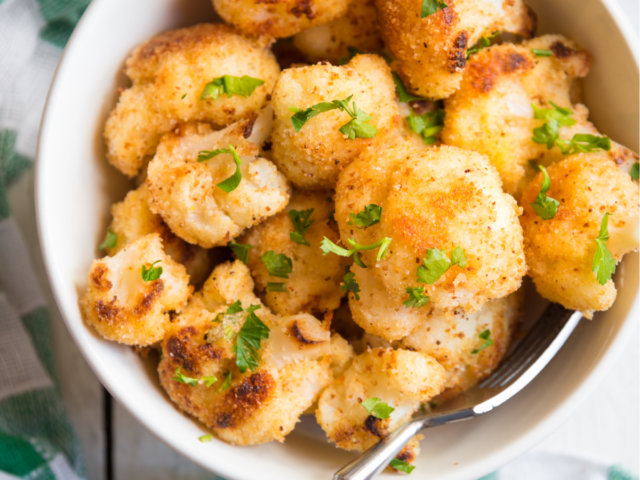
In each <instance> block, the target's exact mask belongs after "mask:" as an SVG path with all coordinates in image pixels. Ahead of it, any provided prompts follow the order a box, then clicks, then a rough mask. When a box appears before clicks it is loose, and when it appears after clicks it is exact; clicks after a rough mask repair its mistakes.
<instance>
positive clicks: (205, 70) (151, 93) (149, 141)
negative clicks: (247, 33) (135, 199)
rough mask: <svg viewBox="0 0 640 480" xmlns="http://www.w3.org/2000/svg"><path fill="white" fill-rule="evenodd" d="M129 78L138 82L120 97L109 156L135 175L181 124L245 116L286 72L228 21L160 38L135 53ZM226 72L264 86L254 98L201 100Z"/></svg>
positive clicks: (109, 127) (108, 135)
mask: <svg viewBox="0 0 640 480" xmlns="http://www.w3.org/2000/svg"><path fill="white" fill-rule="evenodd" d="M125 73H126V74H127V76H128V77H129V78H130V79H131V81H132V83H133V85H132V87H131V88H129V89H127V90H125V91H124V92H122V94H121V95H120V99H119V101H118V105H117V106H116V108H115V109H114V110H113V111H112V112H111V115H110V116H109V118H108V120H107V123H106V125H105V131H104V135H105V139H106V141H107V157H108V158H109V161H110V162H111V163H112V164H113V165H114V166H115V167H116V168H117V169H118V170H120V171H121V172H122V173H124V174H125V175H128V176H130V177H133V176H135V175H137V174H138V172H139V171H140V169H141V168H142V167H143V166H144V162H145V158H148V157H150V156H152V155H153V154H154V153H155V150H156V146H157V145H158V142H159V141H160V137H161V136H162V135H163V134H164V133H166V132H169V131H171V130H172V129H173V128H175V127H176V125H178V123H180V122H191V121H199V122H208V123H212V124H214V125H217V126H219V127H222V126H225V125H229V124H230V123H232V122H235V121H237V120H240V119H243V118H247V117H248V116H250V115H251V114H252V113H254V112H257V111H258V110H260V109H261V108H262V107H264V106H265V105H266V103H267V98H268V96H269V94H270V93H271V91H272V90H273V86H274V85H275V82H276V79H277V78H278V75H279V73H280V68H279V67H278V64H277V62H276V60H275V57H274V56H273V54H272V53H271V52H270V51H269V49H268V48H266V47H264V46H262V45H260V44H259V43H258V42H256V41H255V40H251V39H248V38H245V37H243V36H241V35H239V34H238V33H236V32H235V31H234V30H233V29H232V28H230V27H228V26H226V25H223V24H215V25H212V24H201V25H195V26H193V27H189V28H182V29H178V30H172V31H169V32H165V33H162V34H160V35H158V36H156V37H153V38H151V39H150V40H148V41H147V42H145V43H143V44H142V45H140V46H139V47H138V48H136V49H135V50H134V52H133V53H132V55H131V57H129V58H128V59H127V63H126V70H125ZM224 75H232V76H236V77H243V76H245V75H247V76H249V77H253V78H258V79H260V80H262V81H263V82H264V84H263V85H261V86H259V87H257V88H256V89H255V90H254V92H253V93H252V94H251V95H250V96H248V97H246V98H245V97H242V96H238V95H233V96H231V97H230V98H228V97H227V95H226V94H221V95H220V96H219V97H218V98H217V99H216V100H214V99H213V98H207V99H201V98H200V97H201V95H202V93H203V90H204V88H205V86H206V85H207V84H208V83H209V82H211V81H213V80H214V79H215V78H220V77H222V76H224Z"/></svg>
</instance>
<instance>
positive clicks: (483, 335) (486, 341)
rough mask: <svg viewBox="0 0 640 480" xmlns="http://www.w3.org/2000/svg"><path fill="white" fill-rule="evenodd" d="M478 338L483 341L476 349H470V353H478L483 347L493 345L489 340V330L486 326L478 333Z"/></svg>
mask: <svg viewBox="0 0 640 480" xmlns="http://www.w3.org/2000/svg"><path fill="white" fill-rule="evenodd" d="M478 338H480V339H481V340H484V342H483V343H482V345H480V348H478V349H476V350H471V354H472V355H477V354H478V353H480V352H481V351H482V350H484V349H485V348H487V347H490V346H491V345H493V340H491V330H489V329H488V328H487V329H486V330H484V331H483V332H482V333H480V334H479V335H478Z"/></svg>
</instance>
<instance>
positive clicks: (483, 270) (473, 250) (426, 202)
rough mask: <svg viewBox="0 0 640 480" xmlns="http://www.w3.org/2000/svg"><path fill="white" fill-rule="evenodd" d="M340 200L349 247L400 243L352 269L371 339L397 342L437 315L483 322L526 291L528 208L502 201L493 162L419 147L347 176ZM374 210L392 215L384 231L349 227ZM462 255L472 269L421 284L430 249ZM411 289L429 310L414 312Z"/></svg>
mask: <svg viewBox="0 0 640 480" xmlns="http://www.w3.org/2000/svg"><path fill="white" fill-rule="evenodd" d="M335 199H336V215H335V218H336V220H337V222H338V226H339V228H340V237H341V239H342V243H343V245H347V241H348V240H349V239H354V240H355V241H356V242H357V243H359V244H361V245H370V244H373V243H375V242H378V241H380V240H381V239H383V238H385V237H388V238H391V239H392V240H391V244H390V246H389V249H388V251H387V253H386V257H385V258H384V259H382V260H380V261H379V262H378V261H377V260H376V256H377V253H378V251H377V249H376V250H369V251H363V252H360V254H361V257H362V259H363V261H364V263H365V264H366V265H367V266H368V268H367V269H366V270H363V269H361V268H360V267H357V266H353V267H352V268H353V269H354V270H355V272H356V278H358V279H359V282H360V287H361V288H362V290H363V292H362V295H361V296H363V300H361V301H357V300H355V296H354V295H353V294H351V293H350V294H349V298H350V300H349V305H350V306H351V310H352V313H353V317H354V319H355V321H356V322H357V323H358V324H359V325H360V326H361V327H362V328H364V329H365V331H367V332H368V333H373V334H375V335H379V336H381V337H383V338H386V339H387V340H397V339H400V338H402V337H404V336H406V335H408V334H409V333H411V331H412V330H413V329H415V328H416V327H417V326H418V324H419V322H420V317H421V316H424V315H426V314H427V313H428V312H429V309H430V308H431V307H433V308H438V309H441V310H452V309H457V308H462V309H464V310H466V311H468V312H473V311H476V310H478V309H480V307H482V305H483V304H484V303H485V302H487V301H489V300H493V299H496V298H501V297H504V296H506V295H508V294H509V293H512V292H514V291H516V290H517V289H518V288H519V287H520V284H521V280H522V277H523V276H524V275H525V273H526V265H525V259H524V252H523V240H522V229H521V228H520V225H519V223H518V215H519V214H520V212H521V208H520V207H518V206H517V205H516V202H515V201H514V200H513V198H512V197H511V196H509V195H507V194H505V193H504V192H503V191H502V189H501V184H500V179H499V177H498V174H497V172H496V169H495V167H493V166H492V165H491V164H490V163H489V161H488V159H487V158H486V157H485V156H483V155H480V154H478V153H475V152H471V151H468V150H462V149H459V148H455V147H448V146H442V147H437V148H429V149H422V150H416V149H414V148H413V147H412V146H411V144H410V143H406V144H400V145H398V146H396V147H393V148H389V149H387V150H385V151H384V152H382V153H378V152H376V153H373V152H372V153H371V154H368V155H363V156H361V157H360V158H358V159H357V160H356V161H355V162H353V163H352V164H351V165H349V167H347V168H346V169H345V170H344V171H343V172H342V174H341V175H340V181H339V182H338V186H337V188H336V196H335ZM369 204H375V205H378V206H380V207H382V216H381V220H380V223H378V224H376V225H373V226H371V227H368V228H364V229H359V228H355V227H353V226H351V225H349V224H348V222H349V219H350V217H349V215H350V214H352V213H353V214H357V213H359V212H361V211H363V210H364V208H365V207H366V206H367V205H369ZM455 247H461V248H462V249H464V251H465V253H466V256H467V264H466V266H465V267H464V268H461V267H460V266H458V265H452V266H451V268H449V269H448V270H447V271H446V272H445V273H444V274H443V275H442V276H441V277H440V278H438V279H437V280H436V281H435V283H433V284H432V285H427V284H424V283H419V282H418V277H417V270H418V267H419V266H421V264H422V263H423V258H425V255H426V254H427V250H428V249H436V248H437V249H439V250H442V249H444V250H445V253H446V255H447V257H450V256H451V252H452V250H453V249H454V248H455ZM365 277H370V278H368V279H365ZM371 277H373V278H371ZM408 287H411V288H416V287H423V288H424V294H425V295H427V296H429V297H430V302H429V304H428V305H426V306H424V307H421V308H419V309H408V308H406V307H405V306H404V305H403V302H404V301H405V300H407V299H408V294H407V293H406V289H407V288H408ZM403 309H404V310H403ZM413 310H415V313H414V311H413ZM363 319H364V320H363Z"/></svg>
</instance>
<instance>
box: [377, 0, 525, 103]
mask: <svg viewBox="0 0 640 480" xmlns="http://www.w3.org/2000/svg"><path fill="white" fill-rule="evenodd" d="M434 3H435V2H434ZM445 3H446V4H447V5H448V7H447V8H444V9H442V10H439V11H437V12H436V13H434V14H432V15H429V16H427V17H425V18H420V11H421V8H422V4H423V2H422V0H410V1H406V0H376V5H377V7H378V17H379V20H380V27H381V31H382V37H383V39H384V42H385V45H386V46H387V48H388V49H389V50H390V51H391V53H392V55H393V56H394V58H395V59H396V60H397V61H396V62H394V64H393V67H394V69H395V70H397V71H398V73H399V74H400V75H401V76H402V78H403V79H404V82H405V85H406V87H407V88H408V89H409V90H410V91H411V92H413V93H415V94H416V95H419V96H422V97H426V98H431V99H434V100H436V99H441V98H446V97H448V96H449V95H451V94H452V93H453V92H455V91H456V90H457V89H458V88H459V86H460V82H461V80H462V73H463V72H464V69H465V66H466V64H467V61H466V55H467V49H469V48H470V47H472V46H473V45H475V44H476V42H478V40H480V37H482V36H483V35H484V36H486V35H488V34H491V33H492V32H494V31H496V30H501V31H504V32H510V33H517V34H520V35H523V36H525V37H530V36H532V35H533V34H534V33H535V29H536V17H535V14H534V13H533V11H532V10H531V9H530V8H529V7H528V6H527V5H526V4H525V3H524V2H522V1H521V0H504V1H501V0H449V1H447V2H445Z"/></svg>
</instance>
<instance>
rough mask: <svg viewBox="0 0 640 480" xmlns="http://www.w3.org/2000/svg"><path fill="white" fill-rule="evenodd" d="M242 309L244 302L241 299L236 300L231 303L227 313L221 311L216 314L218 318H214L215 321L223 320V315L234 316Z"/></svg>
mask: <svg viewBox="0 0 640 480" xmlns="http://www.w3.org/2000/svg"><path fill="white" fill-rule="evenodd" d="M241 311H242V303H241V302H240V300H236V301H235V302H233V303H232V304H231V305H229V308H227V311H226V312H225V313H219V314H218V315H216V318H214V319H213V321H214V322H217V323H220V322H222V320H223V317H227V316H232V315H235V314H236V313H240V312H241Z"/></svg>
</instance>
